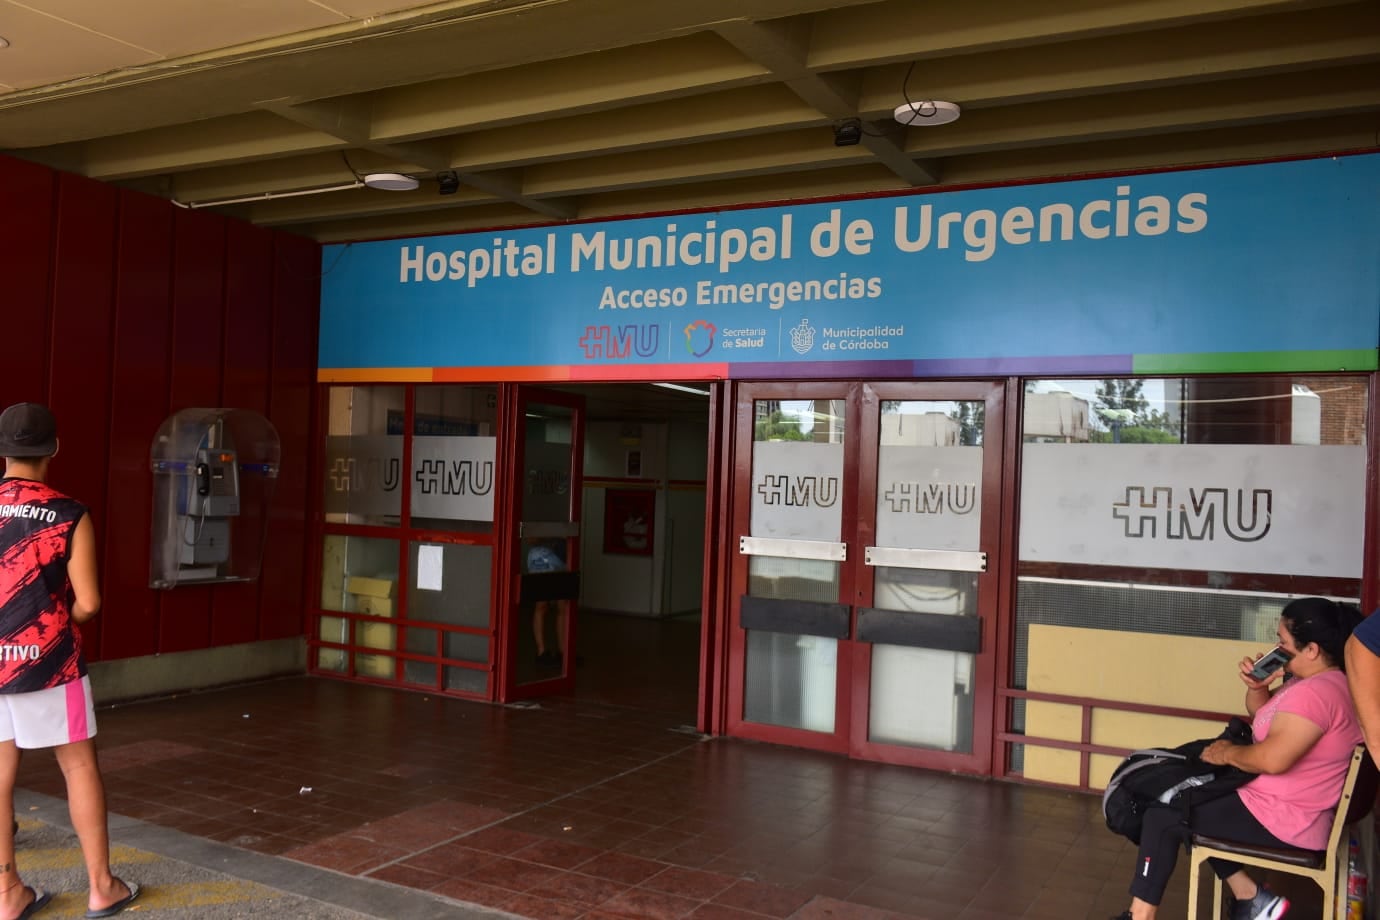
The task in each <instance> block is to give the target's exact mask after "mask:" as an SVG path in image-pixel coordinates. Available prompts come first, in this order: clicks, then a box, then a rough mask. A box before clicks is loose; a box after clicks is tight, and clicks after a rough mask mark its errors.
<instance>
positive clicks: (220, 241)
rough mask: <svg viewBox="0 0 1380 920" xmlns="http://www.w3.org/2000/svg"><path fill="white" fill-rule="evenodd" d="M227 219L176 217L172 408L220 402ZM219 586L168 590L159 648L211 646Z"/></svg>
mask: <svg viewBox="0 0 1380 920" xmlns="http://www.w3.org/2000/svg"><path fill="white" fill-rule="evenodd" d="M225 223H226V222H225V219H224V218H223V217H220V216H218V215H215V214H207V213H203V212H200V211H186V210H184V211H178V212H177V213H176V215H174V217H173V277H172V355H171V361H172V379H171V390H170V391H169V395H170V397H171V400H170V402H171V404H170V405H169V407H168V408H169V411H170V412H179V411H181V410H182V409H194V408H202V407H204V408H215V407H217V406H219V405H220V404H221V401H220V390H221V370H222V361H221V353H222V348H223V346H222V333H223V327H224V316H225ZM214 591H215V589H214V588H213V587H212V586H210V585H205V586H196V585H184V586H182V587H179V588H176V589H174V590H172V591H169V592H167V594H165V595H164V597H163V610H162V619H161V621H160V622H159V624H158V627H159V638H158V647H159V649H160V651H163V652H182V651H187V650H189V649H199V648H207V647H209V646H210V645H211V595H212V593H213V592H214Z"/></svg>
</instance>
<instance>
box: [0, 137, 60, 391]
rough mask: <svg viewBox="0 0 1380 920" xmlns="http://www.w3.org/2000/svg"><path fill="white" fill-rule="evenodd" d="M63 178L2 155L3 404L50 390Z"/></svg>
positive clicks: (0, 368) (0, 374)
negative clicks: (56, 205) (56, 204)
mask: <svg viewBox="0 0 1380 920" xmlns="http://www.w3.org/2000/svg"><path fill="white" fill-rule="evenodd" d="M56 187H57V178H56V176H55V175H54V173H53V172H51V171H50V170H47V169H44V168H43V167H42V166H37V165H35V164H33V163H25V162H23V161H22V160H11V159H8V158H3V157H0V215H4V218H3V219H0V266H3V267H4V278H5V296H4V300H3V303H4V305H5V307H4V322H5V352H6V354H5V360H3V361H0V404H4V405H6V406H8V405H11V404H13V403H17V402H40V401H42V400H43V399H44V398H46V396H47V382H48V330H49V327H50V325H51V323H50V322H49V319H50V317H49V313H48V309H49V305H50V281H51V266H52V262H53V225H54V216H55V215H54V212H53V196H54V194H55V189H56Z"/></svg>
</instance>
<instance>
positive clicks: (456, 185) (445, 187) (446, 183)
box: [436, 171, 460, 195]
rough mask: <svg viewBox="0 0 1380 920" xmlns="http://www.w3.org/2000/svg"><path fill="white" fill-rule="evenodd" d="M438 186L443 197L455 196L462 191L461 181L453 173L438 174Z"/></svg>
mask: <svg viewBox="0 0 1380 920" xmlns="http://www.w3.org/2000/svg"><path fill="white" fill-rule="evenodd" d="M436 186H437V191H439V192H440V193H441V194H442V195H454V194H455V193H456V192H457V191H458V190H459V189H460V179H459V178H458V177H457V176H456V175H455V173H453V172H449V171H447V172H443V173H437V174H436Z"/></svg>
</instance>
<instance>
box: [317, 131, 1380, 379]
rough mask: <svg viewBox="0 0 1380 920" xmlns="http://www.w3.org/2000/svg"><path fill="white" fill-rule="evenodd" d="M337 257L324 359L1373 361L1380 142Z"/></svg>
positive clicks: (447, 362)
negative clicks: (1377, 148) (1347, 149)
mask: <svg viewBox="0 0 1380 920" xmlns="http://www.w3.org/2000/svg"><path fill="white" fill-rule="evenodd" d="M322 258H323V272H324V275H323V278H322V295H321V296H322V302H321V337H320V362H319V363H320V368H321V375H322V379H340V380H344V379H352V378H353V379H360V378H359V377H358V376H357V375H358V374H359V373H360V372H365V371H371V370H372V371H378V370H379V369H386V370H389V371H398V370H404V369H411V370H414V371H421V372H425V371H427V370H433V371H437V372H438V377H437V379H441V378H442V377H443V376H444V375H442V374H439V372H441V371H444V370H445V369H452V370H454V369H463V370H464V372H465V373H466V374H469V375H471V376H472V377H473V379H515V378H520V377H521V376H522V375H523V374H524V373H530V372H531V370H532V369H534V368H547V369H550V370H551V371H552V372H553V373H552V374H551V375H548V376H557V377H559V376H562V375H563V374H564V375H566V376H579V377H586V378H591V379H598V378H600V377H601V376H610V377H611V378H612V377H623V378H625V377H627V376H629V374H628V371H629V370H635V369H636V368H638V367H641V368H644V369H645V371H646V372H647V373H648V374H652V375H654V376H658V377H660V378H666V377H683V378H696V377H720V376H736V377H751V376H774V375H782V374H791V375H807V376H831V375H839V374H849V373H863V372H867V371H868V370H869V369H870V370H871V371H873V372H882V373H888V374H890V373H904V374H915V373H929V374H942V373H952V374H963V373H993V372H1012V373H1026V372H1030V373H1035V372H1074V373H1076V372H1086V373H1111V372H1117V371H1123V372H1128V373H1129V372H1131V371H1133V370H1136V369H1137V368H1138V367H1139V368H1141V369H1144V367H1149V366H1151V365H1156V362H1158V365H1157V366H1160V367H1161V368H1170V369H1172V368H1173V367H1175V366H1176V364H1177V366H1179V369H1204V370H1207V369H1212V368H1213V366H1214V363H1215V362H1214V361H1213V360H1212V359H1211V358H1210V357H1208V358H1207V359H1205V358H1204V356H1213V355H1233V354H1235V355H1242V354H1247V355H1250V354H1254V355H1276V356H1278V355H1280V354H1281V353H1283V354H1285V355H1296V356H1299V355H1301V356H1303V357H1301V358H1300V359H1299V361H1296V362H1294V363H1302V364H1304V365H1317V366H1309V367H1308V368H1307V369H1312V370H1326V369H1331V368H1332V366H1333V364H1336V363H1339V362H1341V363H1345V362H1350V364H1351V367H1350V368H1348V369H1363V368H1362V367H1359V366H1358V363H1359V364H1360V365H1366V366H1367V367H1371V368H1373V367H1374V366H1375V354H1374V353H1375V349H1376V346H1377V337H1378V336H1380V155H1363V156H1350V157H1334V158H1326V159H1314V160H1302V161H1291V162H1280V163H1270V164H1262V165H1253V166H1238V167H1222V168H1214V169H1201V170H1185V171H1176V172H1165V173H1154V174H1142V175H1133V176H1122V177H1112V178H1102V179H1088V180H1080V181H1071V182H1051V183H1044V184H1035V185H1021V186H1007V187H1000V188H984V189H970V190H960V191H951V192H946V191H931V192H925V193H914V194H905V195H894V196H888V197H872V198H863V199H856V200H847V201H832V202H823V203H813V204H802V205H790V206H773V207H761V208H748V209H739V210H727V211H717V212H703V213H683V214H675V215H672V216H666V217H655V218H636V219H626V220H616V221H604V222H598V223H579V224H567V225H560V226H551V227H539V228H532V229H518V230H503V231H494V232H488V233H482V232H481V233H467V234H457V235H452V236H436V237H421V238H415V239H407V240H389V241H382V242H370V243H354V244H345V245H339V246H328V247H325V250H324V252H323V256H322ZM1175 356H1179V357H1180V358H1181V359H1182V360H1177V359H1176V357H1175ZM1142 359H1144V360H1142ZM1195 362H1196V364H1195ZM1216 363H1219V364H1221V365H1222V366H1224V367H1225V366H1227V364H1229V363H1230V362H1216ZM1268 363H1269V362H1268V361H1266V360H1264V359H1262V367H1264V365H1267V364H1268ZM1289 363H1290V361H1289V360H1284V361H1283V362H1282V365H1281V367H1278V368H1274V369H1284V366H1286V365H1289ZM1232 366H1233V368H1234V369H1242V365H1241V364H1240V362H1237V363H1236V364H1234V365H1232ZM619 368H622V370H619ZM1265 369H1270V368H1265ZM412 379H416V378H415V377H414V378H412ZM447 379H456V378H454V377H453V376H452V377H450V378H447Z"/></svg>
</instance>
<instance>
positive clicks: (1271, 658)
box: [1251, 646, 1294, 680]
mask: <svg viewBox="0 0 1380 920" xmlns="http://www.w3.org/2000/svg"><path fill="white" fill-rule="evenodd" d="M1292 657H1294V656H1293V655H1290V654H1289V653H1288V652H1286V651H1285V650H1284V649H1282V648H1280V647H1279V646H1275V647H1274V648H1272V649H1270V650H1269V651H1268V652H1266V653H1265V654H1263V655H1261V656H1260V657H1259V658H1257V659H1256V662H1255V667H1253V668H1251V677H1252V678H1254V679H1255V680H1266V679H1267V678H1269V677H1270V675H1271V674H1274V673H1275V672H1276V671H1278V670H1279V669H1280V668H1282V667H1284V666H1285V665H1286V664H1288V663H1289V659H1290V658H1292Z"/></svg>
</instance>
